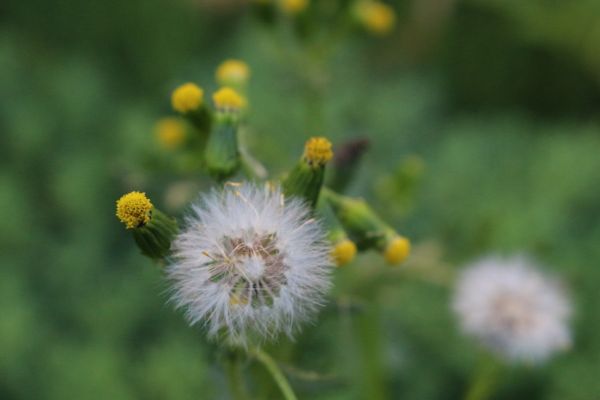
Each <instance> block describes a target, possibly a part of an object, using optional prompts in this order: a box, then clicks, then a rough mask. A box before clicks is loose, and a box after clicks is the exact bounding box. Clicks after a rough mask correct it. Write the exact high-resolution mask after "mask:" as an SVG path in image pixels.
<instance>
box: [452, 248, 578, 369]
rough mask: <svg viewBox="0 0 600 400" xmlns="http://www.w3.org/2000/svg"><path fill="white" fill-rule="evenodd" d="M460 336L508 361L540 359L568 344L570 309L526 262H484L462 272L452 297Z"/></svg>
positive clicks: (554, 285)
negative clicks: (461, 331) (459, 323)
mask: <svg viewBox="0 0 600 400" xmlns="http://www.w3.org/2000/svg"><path fill="white" fill-rule="evenodd" d="M453 306H454V310H455V312H456V313H457V314H458V317H459V319H460V322H461V325H462V328H463V330H464V332H465V333H467V334H469V335H472V336H474V337H476V338H477V339H479V340H480V341H481V342H482V344H484V345H485V346H486V347H488V348H489V349H490V350H492V351H493V352H495V353H497V354H499V355H500V356H502V357H503V358H506V359H508V360H511V361H537V362H540V361H543V360H545V359H547V358H548V357H549V356H550V355H551V354H552V353H554V352H555V351H557V350H560V349H564V348H566V347H568V346H569V345H570V342H571V336H570V332H569V327H568V319H569V316H570V313H571V307H570V304H569V301H568V299H567V298H566V296H565V295H564V293H563V292H562V291H561V290H560V287H559V286H558V285H557V283H556V282H554V281H553V280H551V279H549V278H548V277H546V276H545V275H543V274H542V273H541V272H539V271H538V270H537V269H536V268H535V266H533V265H532V264H531V263H530V262H529V261H528V260H527V259H525V258H522V257H513V258H509V259H500V258H486V259H483V260H481V261H479V262H477V263H475V264H474V265H472V266H470V267H469V268H467V269H466V270H465V271H464V272H463V273H462V274H461V276H460V278H459V280H458V286H457V288H456V293H455V298H454V304H453Z"/></svg>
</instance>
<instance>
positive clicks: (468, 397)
mask: <svg viewBox="0 0 600 400" xmlns="http://www.w3.org/2000/svg"><path fill="white" fill-rule="evenodd" d="M500 372H501V368H500V364H499V363H498V362H497V361H495V360H493V359H491V358H490V357H483V358H482V360H481V362H480V363H479V367H478V368H477V371H476V372H475V374H474V376H473V379H472V381H471V384H470V386H469V389H468V391H467V393H466V394H465V400H487V399H489V398H490V397H491V396H492V394H493V393H494V390H495V389H496V387H497V386H498V381H499V380H500V379H499V375H500Z"/></svg>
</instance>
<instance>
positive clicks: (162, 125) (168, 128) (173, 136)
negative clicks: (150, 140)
mask: <svg viewBox="0 0 600 400" xmlns="http://www.w3.org/2000/svg"><path fill="white" fill-rule="evenodd" d="M154 132H155V136H156V140H157V141H158V143H159V144H160V146H161V147H163V148H165V149H168V150H173V149H176V148H178V147H179V146H181V145H182V144H183V142H184V141H185V124H184V123H183V122H182V121H181V120H180V119H178V118H162V119H160V120H158V122H157V123H156V127H155V130H154Z"/></svg>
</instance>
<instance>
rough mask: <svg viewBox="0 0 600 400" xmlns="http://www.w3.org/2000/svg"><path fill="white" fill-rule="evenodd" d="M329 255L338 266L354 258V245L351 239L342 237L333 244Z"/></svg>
mask: <svg viewBox="0 0 600 400" xmlns="http://www.w3.org/2000/svg"><path fill="white" fill-rule="evenodd" d="M331 256H332V257H333V260H334V261H335V263H336V265H337V266H338V267H341V266H342V265H346V264H348V263H350V262H352V260H354V257H355V256H356V245H355V244H354V242H353V241H352V240H350V239H344V240H342V241H340V242H338V243H337V244H336V245H335V246H333V249H332V251H331Z"/></svg>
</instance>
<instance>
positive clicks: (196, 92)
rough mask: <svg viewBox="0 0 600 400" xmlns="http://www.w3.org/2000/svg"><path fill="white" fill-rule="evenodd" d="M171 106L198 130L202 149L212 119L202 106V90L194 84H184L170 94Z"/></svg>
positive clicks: (203, 105) (206, 109) (204, 106)
mask: <svg viewBox="0 0 600 400" xmlns="http://www.w3.org/2000/svg"><path fill="white" fill-rule="evenodd" d="M171 105H172V106H173V109H174V110H175V111H177V112H179V113H180V114H182V115H184V116H185V117H186V118H187V119H188V120H189V121H190V122H191V123H192V124H193V125H194V126H195V127H196V128H197V129H198V131H199V133H200V139H201V140H200V143H201V147H203V146H204V144H205V142H206V139H207V137H208V133H209V132H210V125H211V119H212V116H211V114H210V111H209V110H208V108H207V107H206V105H205V104H204V90H202V88H201V87H199V86H197V85H196V84H194V83H191V82H188V83H185V84H183V85H181V86H179V87H177V88H176V89H175V90H174V91H173V93H172V94H171Z"/></svg>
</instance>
